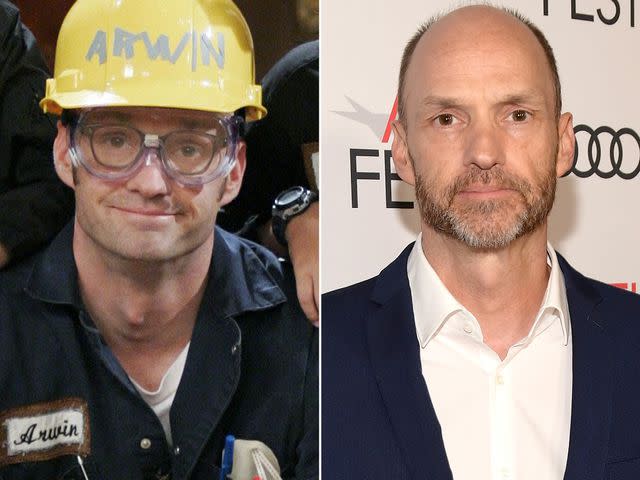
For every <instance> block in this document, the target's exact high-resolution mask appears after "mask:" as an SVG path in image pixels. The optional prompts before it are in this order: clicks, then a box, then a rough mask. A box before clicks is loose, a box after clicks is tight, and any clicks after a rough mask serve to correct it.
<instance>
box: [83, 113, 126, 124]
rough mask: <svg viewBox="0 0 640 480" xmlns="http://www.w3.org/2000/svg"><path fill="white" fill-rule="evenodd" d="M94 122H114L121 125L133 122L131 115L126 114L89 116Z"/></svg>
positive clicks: (95, 114)
mask: <svg viewBox="0 0 640 480" xmlns="http://www.w3.org/2000/svg"><path fill="white" fill-rule="evenodd" d="M89 118H90V119H91V120H92V121H96V120H99V121H105V120H106V121H114V122H119V123H127V122H129V121H130V120H131V115H130V114H128V113H125V112H109V111H106V112H93V113H90V114H89Z"/></svg>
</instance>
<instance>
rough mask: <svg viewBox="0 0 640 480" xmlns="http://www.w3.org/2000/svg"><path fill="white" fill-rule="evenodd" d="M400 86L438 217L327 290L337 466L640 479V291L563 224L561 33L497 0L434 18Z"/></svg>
mask: <svg viewBox="0 0 640 480" xmlns="http://www.w3.org/2000/svg"><path fill="white" fill-rule="evenodd" d="M398 99H399V119H398V120H397V121H396V122H395V124H394V141H393V146H392V153H393V160H394V163H395V165H396V169H397V172H398V174H399V175H400V176H401V177H402V179H403V180H404V181H405V182H407V183H409V184H411V185H413V186H415V191H416V198H417V203H418V206H419V209H420V214H421V233H420V235H419V236H418V239H417V241H416V242H415V243H414V244H411V245H409V246H408V247H407V248H406V249H405V250H404V252H402V254H401V255H400V256H399V257H398V258H397V259H396V260H395V261H394V262H393V263H391V264H390V265H389V266H388V267H387V268H385V269H384V270H383V271H382V272H381V273H380V274H379V275H378V276H377V277H375V278H373V279H370V280H367V281H365V282H362V283H359V284H357V285H353V286H351V287H347V288H344V289H341V290H338V291H335V292H332V293H329V294H327V295H325V296H324V298H323V310H322V312H323V329H324V332H323V357H322V358H323V389H322V391H323V430H322V431H323V447H322V448H323V462H322V465H323V476H324V477H325V478H331V479H334V480H335V479H367V480H375V479H386V480H388V479H394V480H399V479H429V480H439V479H451V478H455V479H457V480H460V479H470V480H471V479H472V480H489V479H492V480H497V479H505V480H507V479H518V480H527V479H531V480H533V479H535V480H554V479H557V480H560V479H563V478H565V479H575V480H585V479H605V478H606V479H609V478H629V479H631V478H633V479H637V478H640V428H638V427H639V426H640V425H639V422H640V420H639V419H640V355H639V352H640V297H638V296H636V295H633V294H630V293H628V292H624V291H622V290H619V289H615V288H613V287H609V286H607V285H604V284H602V283H599V282H596V281H594V280H591V279H587V278H585V277H583V276H582V275H580V274H579V273H578V272H576V271H575V270H573V269H572V268H571V267H570V266H569V265H568V264H567V262H566V261H565V260H564V259H563V258H562V257H561V256H560V255H558V254H556V252H555V251H554V249H553V248H552V246H551V245H549V243H548V241H547V217H548V214H549V212H550V210H551V207H552V205H553V200H554V193H555V187H556V179H557V178H558V177H560V176H562V175H563V174H564V173H565V172H566V171H567V170H568V169H569V168H570V166H571V163H572V160H573V156H574V146H575V139H574V133H573V126H572V116H571V114H570V113H562V102H561V91H560V82H559V78H558V72H557V67H556V62H555V59H554V55H553V52H552V49H551V47H550V46H549V44H548V42H547V40H546V39H545V37H544V35H543V34H542V33H541V32H540V30H538V29H537V28H536V27H535V26H534V25H533V24H531V22H530V21H528V20H527V19H526V18H524V17H522V16H521V15H520V14H518V13H517V12H513V11H507V10H502V9H496V8H493V7H488V6H469V7H464V8H460V9H457V10H454V11H452V12H450V13H449V14H447V15H445V16H442V17H439V18H435V19H432V20H431V21H429V22H427V23H426V24H424V25H423V26H422V27H421V28H420V29H419V30H418V32H417V33H416V34H415V35H414V36H413V38H411V40H410V41H409V43H408V44H407V46H406V48H405V51H404V55H403V58H402V63H401V67H400V78H399V88H398Z"/></svg>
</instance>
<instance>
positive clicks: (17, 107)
mask: <svg viewBox="0 0 640 480" xmlns="http://www.w3.org/2000/svg"><path fill="white" fill-rule="evenodd" d="M48 76H49V74H48V72H47V67H46V65H45V63H44V60H43V59H42V55H41V54H40V51H39V50H38V47H37V45H36V41H35V38H34V37H33V35H32V34H31V32H30V31H29V30H28V29H27V28H26V27H25V26H24V25H23V24H22V22H21V21H20V16H19V13H18V9H17V8H16V7H15V6H14V5H12V4H11V3H9V2H7V1H4V0H0V244H2V245H3V246H4V247H5V248H7V249H8V250H9V251H10V255H11V258H12V260H15V259H16V258H19V257H22V256H25V255H27V254H29V253H31V252H32V251H33V250H35V249H37V248H38V247H39V246H41V245H42V244H44V243H46V242H47V241H49V240H50V239H51V238H52V237H53V236H54V235H55V234H56V233H57V232H58V231H59V230H60V229H61V228H62V226H63V225H64V224H65V223H66V221H67V220H68V219H69V218H70V217H71V214H72V213H73V194H72V191H71V189H69V188H67V187H66V186H65V185H64V184H63V183H62V182H61V181H60V180H59V179H58V177H57V175H56V173H55V170H54V167H53V159H52V158H53V157H52V149H53V139H54V138H55V133H56V130H55V124H54V121H53V119H51V118H50V117H48V116H47V115H45V114H44V113H42V111H41V110H40V107H39V106H38V102H39V101H40V99H41V98H42V96H43V94H44V88H45V81H46V79H47V78H48Z"/></svg>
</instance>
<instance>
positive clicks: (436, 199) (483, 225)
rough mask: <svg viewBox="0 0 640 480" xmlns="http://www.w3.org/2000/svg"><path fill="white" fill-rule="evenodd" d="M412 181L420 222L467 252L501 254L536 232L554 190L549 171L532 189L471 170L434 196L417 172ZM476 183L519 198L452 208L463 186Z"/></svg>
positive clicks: (496, 170) (497, 171) (499, 174)
mask: <svg viewBox="0 0 640 480" xmlns="http://www.w3.org/2000/svg"><path fill="white" fill-rule="evenodd" d="M412 162H413V159H412ZM414 165H415V163H414ZM551 165H553V163H551ZM414 170H415V168H414ZM415 177H416V199H417V201H418V206H419V208H420V214H421V217H422V221H423V222H424V223H425V224H427V225H429V226H431V227H432V228H433V229H435V230H436V231H438V232H440V233H443V234H445V235H448V236H450V237H452V238H454V239H456V240H459V241H460V242H462V243H464V244H465V245H467V246H469V247H471V248H474V249H483V250H495V249H500V248H504V247H506V246H507V245H509V244H510V243H511V242H513V241H514V240H516V239H517V238H520V237H522V236H524V235H526V234H528V233H531V232H533V231H534V230H536V229H537V228H538V227H539V226H540V225H542V224H543V223H544V222H545V220H546V218H547V216H548V215H549V212H550V211H551V207H552V206H553V201H554V198H555V190H556V176H555V169H553V170H549V171H547V172H544V174H543V176H542V177H541V178H539V179H536V184H534V185H532V184H531V183H529V182H528V181H526V180H524V179H522V178H520V177H517V176H515V175H512V174H507V173H505V172H504V170H502V168H501V167H493V168H492V169H491V170H481V169H480V168H478V167H476V166H471V167H470V169H469V170H468V172H467V173H465V174H463V175H461V176H459V177H457V178H456V179H455V181H454V182H453V184H452V185H450V186H449V187H447V189H446V190H445V191H444V192H442V193H441V194H440V195H438V190H437V188H435V185H434V184H433V183H428V182H427V181H426V180H425V179H424V178H423V177H422V176H421V175H420V174H419V173H417V172H416V175H415ZM478 183H483V184H486V185H489V184H490V185H492V186H501V187H504V188H509V189H512V190H514V191H516V192H517V193H518V196H519V197H520V198H519V200H518V201H516V200H514V199H512V198H510V199H506V200H505V199H498V200H485V201H477V202H469V203H468V204H466V205H462V206H456V205H455V200H456V195H457V194H458V193H459V192H461V191H463V190H464V189H465V188H466V187H467V186H468V185H471V184H478ZM523 207H524V208H523ZM508 217H510V218H508ZM507 220H508V221H507Z"/></svg>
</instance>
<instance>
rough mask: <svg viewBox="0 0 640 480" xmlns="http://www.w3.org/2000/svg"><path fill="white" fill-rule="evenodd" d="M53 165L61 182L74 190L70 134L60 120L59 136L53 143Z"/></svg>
mask: <svg viewBox="0 0 640 480" xmlns="http://www.w3.org/2000/svg"><path fill="white" fill-rule="evenodd" d="M53 164H54V166H55V168H56V173H57V174H58V177H60V180H62V181H63V182H64V183H65V184H66V185H67V186H69V187H71V188H74V187H75V183H74V181H73V165H72V164H71V152H69V134H68V131H67V127H65V126H64V125H62V122H61V121H60V120H58V134H57V135H56V139H55V140H54V142H53Z"/></svg>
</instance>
